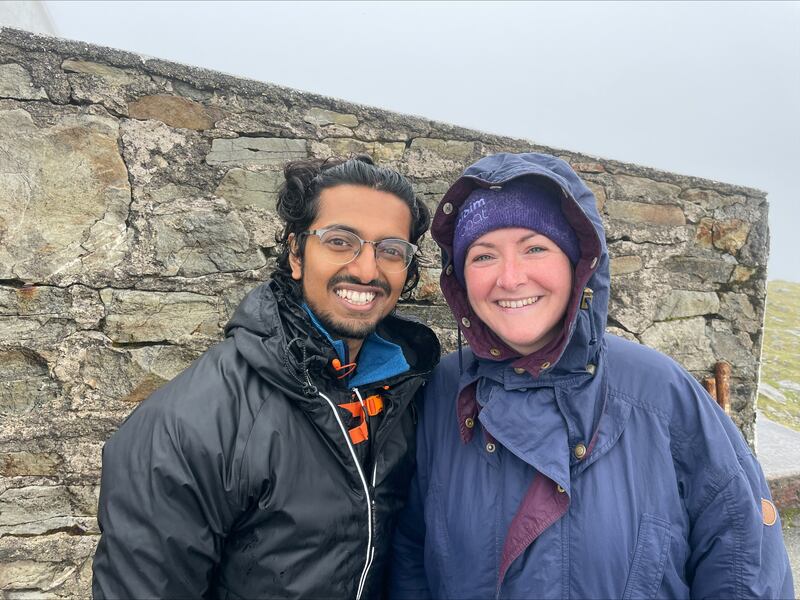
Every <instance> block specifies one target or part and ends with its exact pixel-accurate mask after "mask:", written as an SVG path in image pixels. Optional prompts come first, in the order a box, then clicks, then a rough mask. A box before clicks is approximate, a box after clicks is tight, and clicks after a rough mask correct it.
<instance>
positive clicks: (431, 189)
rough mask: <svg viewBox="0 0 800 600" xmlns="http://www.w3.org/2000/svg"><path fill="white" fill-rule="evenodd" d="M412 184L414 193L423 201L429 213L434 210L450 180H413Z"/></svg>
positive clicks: (432, 212) (448, 186)
mask: <svg viewBox="0 0 800 600" xmlns="http://www.w3.org/2000/svg"><path fill="white" fill-rule="evenodd" d="M412 185H413V186H414V193H415V194H416V195H417V196H418V197H419V198H420V199H421V200H422V201H423V202H424V203H425V206H427V207H428V210H430V211H431V214H434V213H435V212H436V207H437V206H438V205H439V201H440V200H441V199H442V196H444V194H445V192H446V191H447V190H448V189H449V188H450V182H449V181H445V180H444V179H434V180H431V181H413V182H412Z"/></svg>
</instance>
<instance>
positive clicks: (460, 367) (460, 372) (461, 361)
mask: <svg viewBox="0 0 800 600" xmlns="http://www.w3.org/2000/svg"><path fill="white" fill-rule="evenodd" d="M456 331H457V332H458V334H457V335H458V376H459V377H461V376H462V375H463V374H464V357H463V356H462V355H461V342H462V339H461V326H460V325H456Z"/></svg>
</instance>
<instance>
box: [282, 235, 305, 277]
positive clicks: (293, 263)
mask: <svg viewBox="0 0 800 600" xmlns="http://www.w3.org/2000/svg"><path fill="white" fill-rule="evenodd" d="M286 243H287V244H288V245H289V266H290V267H291V268H292V279H294V280H296V281H300V280H301V279H302V278H303V262H302V259H301V258H300V247H299V245H298V243H297V236H296V235H295V234H293V233H290V234H289V239H287V240H286Z"/></svg>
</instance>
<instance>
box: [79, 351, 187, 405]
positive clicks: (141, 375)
mask: <svg viewBox="0 0 800 600" xmlns="http://www.w3.org/2000/svg"><path fill="white" fill-rule="evenodd" d="M198 356H199V352H198V351H193V350H189V349H187V348H182V347H180V346H171V345H164V346H145V347H142V348H113V347H109V346H92V347H89V348H88V349H87V350H86V351H85V354H84V358H83V360H82V361H81V363H80V366H79V369H80V372H79V374H78V378H79V381H80V382H81V383H82V384H83V386H85V387H83V388H82V389H81V390H80V393H78V394H76V395H75V396H74V397H73V401H72V409H73V410H82V411H85V410H96V411H108V410H111V409H121V410H124V411H130V410H132V409H133V408H134V406H135V405H136V404H138V403H139V402H141V401H142V400H144V399H145V398H147V397H148V396H149V395H150V394H152V393H153V392H154V391H156V390H157V389H158V388H160V387H161V386H162V385H164V384H165V383H167V382H168V381H170V380H171V379H173V378H174V377H175V376H176V375H178V373H180V372H181V371H183V370H184V369H185V368H186V367H188V366H189V364H191V362H192V361H193V360H194V359H196V358H197V357H198Z"/></svg>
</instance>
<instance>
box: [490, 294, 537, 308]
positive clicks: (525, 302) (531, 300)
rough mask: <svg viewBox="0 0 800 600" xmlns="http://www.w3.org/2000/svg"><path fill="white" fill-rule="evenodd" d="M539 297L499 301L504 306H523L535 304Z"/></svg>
mask: <svg viewBox="0 0 800 600" xmlns="http://www.w3.org/2000/svg"><path fill="white" fill-rule="evenodd" d="M538 299H539V297H538V296H533V297H531V298H523V299H522V300H498V301H497V303H498V304H499V305H500V306H501V307H502V308H522V307H523V306H528V305H529V304H533V303H534V302H536V301H537V300H538Z"/></svg>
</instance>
